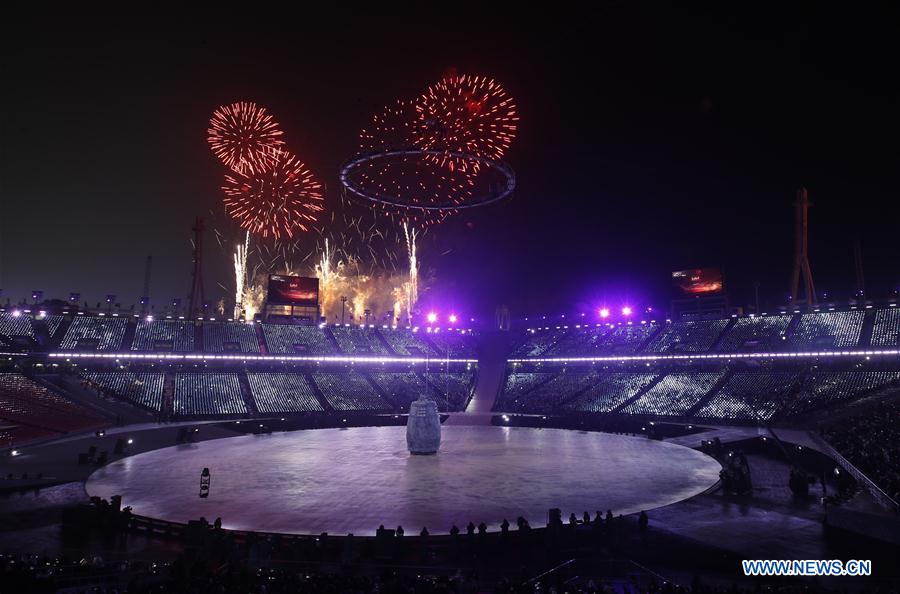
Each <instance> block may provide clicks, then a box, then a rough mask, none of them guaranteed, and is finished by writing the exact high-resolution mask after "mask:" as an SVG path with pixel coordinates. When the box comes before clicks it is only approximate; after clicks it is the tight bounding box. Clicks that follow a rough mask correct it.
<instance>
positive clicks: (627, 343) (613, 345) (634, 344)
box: [597, 322, 659, 355]
mask: <svg viewBox="0 0 900 594" xmlns="http://www.w3.org/2000/svg"><path fill="white" fill-rule="evenodd" d="M658 330H659V325H658V324H656V323H655V322H650V323H646V324H645V323H643V322H641V323H639V324H632V323H631V322H629V323H627V324H618V325H616V326H614V327H613V328H612V330H611V331H610V332H609V333H607V334H605V335H603V336H601V337H599V338H598V339H597V346H598V348H600V349H601V350H602V351H603V352H604V353H606V354H610V355H630V354H632V353H635V352H637V351H638V349H640V348H641V346H642V345H643V344H644V343H646V342H647V340H648V339H649V338H650V337H651V336H653V335H654V334H656V332H657V331H658Z"/></svg>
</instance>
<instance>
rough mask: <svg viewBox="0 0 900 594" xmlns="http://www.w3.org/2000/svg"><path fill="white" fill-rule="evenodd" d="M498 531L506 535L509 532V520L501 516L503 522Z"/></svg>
mask: <svg viewBox="0 0 900 594" xmlns="http://www.w3.org/2000/svg"><path fill="white" fill-rule="evenodd" d="M500 533H501V534H502V535H503V536H507V535H508V534H509V520H507V519H506V518H503V522H502V523H501V524H500Z"/></svg>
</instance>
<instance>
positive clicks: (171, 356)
mask: <svg viewBox="0 0 900 594" xmlns="http://www.w3.org/2000/svg"><path fill="white" fill-rule="evenodd" d="M49 356H50V357H52V358H54V359H113V360H117V359H129V360H143V361H202V362H206V361H241V362H244V363H246V362H260V363H267V362H278V361H284V362H305V363H363V364H370V363H371V364H375V363H445V362H446V363H478V359H447V358H446V357H433V358H430V357H346V356H318V357H316V356H305V355H216V354H209V353H184V354H179V353H67V352H56V353H49Z"/></svg>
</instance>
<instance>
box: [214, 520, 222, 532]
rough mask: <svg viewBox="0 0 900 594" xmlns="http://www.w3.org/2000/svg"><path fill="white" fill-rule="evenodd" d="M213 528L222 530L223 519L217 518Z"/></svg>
mask: <svg viewBox="0 0 900 594" xmlns="http://www.w3.org/2000/svg"><path fill="white" fill-rule="evenodd" d="M213 528H215V529H216V530H221V529H222V518H216V521H215V522H213Z"/></svg>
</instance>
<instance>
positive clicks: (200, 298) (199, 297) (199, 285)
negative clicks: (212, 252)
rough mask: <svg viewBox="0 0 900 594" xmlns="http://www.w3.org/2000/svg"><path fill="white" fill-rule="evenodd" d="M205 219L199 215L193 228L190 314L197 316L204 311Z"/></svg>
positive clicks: (193, 316)
mask: <svg viewBox="0 0 900 594" xmlns="http://www.w3.org/2000/svg"><path fill="white" fill-rule="evenodd" d="M203 229H204V227H203V219H201V218H200V217H197V219H196V220H195V221H194V226H193V227H192V230H193V232H194V271H193V273H192V274H191V277H192V278H191V294H190V298H189V301H190V303H189V305H188V315H190V317H192V318H196V317H197V316H199V315H200V314H201V313H203V303H204V301H206V298H205V297H204V295H203Z"/></svg>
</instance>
